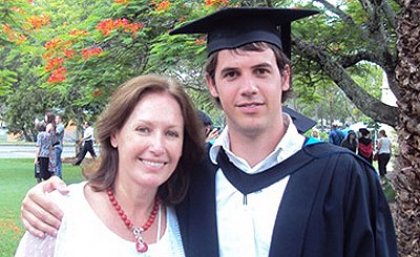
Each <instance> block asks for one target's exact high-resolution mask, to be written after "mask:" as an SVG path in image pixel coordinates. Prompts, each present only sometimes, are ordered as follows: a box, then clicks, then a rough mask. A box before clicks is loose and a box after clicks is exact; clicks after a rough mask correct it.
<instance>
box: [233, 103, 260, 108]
mask: <svg viewBox="0 0 420 257" xmlns="http://www.w3.org/2000/svg"><path fill="white" fill-rule="evenodd" d="M260 105H262V104H261V103H243V104H238V106H239V107H256V106H260Z"/></svg>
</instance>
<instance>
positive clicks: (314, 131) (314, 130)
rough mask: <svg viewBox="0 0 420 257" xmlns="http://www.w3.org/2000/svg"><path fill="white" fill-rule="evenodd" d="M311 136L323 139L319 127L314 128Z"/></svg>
mask: <svg viewBox="0 0 420 257" xmlns="http://www.w3.org/2000/svg"><path fill="white" fill-rule="evenodd" d="M311 137H313V138H315V139H318V140H320V141H321V136H320V135H319V129H317V128H312V131H311Z"/></svg>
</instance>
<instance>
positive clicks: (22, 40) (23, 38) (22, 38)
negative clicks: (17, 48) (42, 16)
mask: <svg viewBox="0 0 420 257" xmlns="http://www.w3.org/2000/svg"><path fill="white" fill-rule="evenodd" d="M26 39H27V38H26V36H25V35H22V34H20V35H19V36H18V38H17V39H16V44H18V45H21V44H23V43H25V41H26Z"/></svg>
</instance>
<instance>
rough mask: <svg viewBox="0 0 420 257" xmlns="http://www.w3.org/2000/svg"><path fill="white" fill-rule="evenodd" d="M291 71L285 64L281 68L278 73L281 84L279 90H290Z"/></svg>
mask: <svg viewBox="0 0 420 257" xmlns="http://www.w3.org/2000/svg"><path fill="white" fill-rule="evenodd" d="M291 72H292V71H291V70H290V66H289V65H288V64H286V65H285V66H284V68H283V70H282V71H281V72H280V75H281V79H282V84H281V90H282V91H287V90H289V89H290V78H291V75H292V74H291Z"/></svg>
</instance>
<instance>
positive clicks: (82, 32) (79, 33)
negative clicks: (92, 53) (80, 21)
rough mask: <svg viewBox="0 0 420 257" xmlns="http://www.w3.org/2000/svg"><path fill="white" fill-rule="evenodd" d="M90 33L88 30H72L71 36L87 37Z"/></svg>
mask: <svg viewBox="0 0 420 257" xmlns="http://www.w3.org/2000/svg"><path fill="white" fill-rule="evenodd" d="M88 34H89V33H88V32H87V31H86V30H81V29H72V30H71V31H70V36H75V37H79V36H87V35H88Z"/></svg>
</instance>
